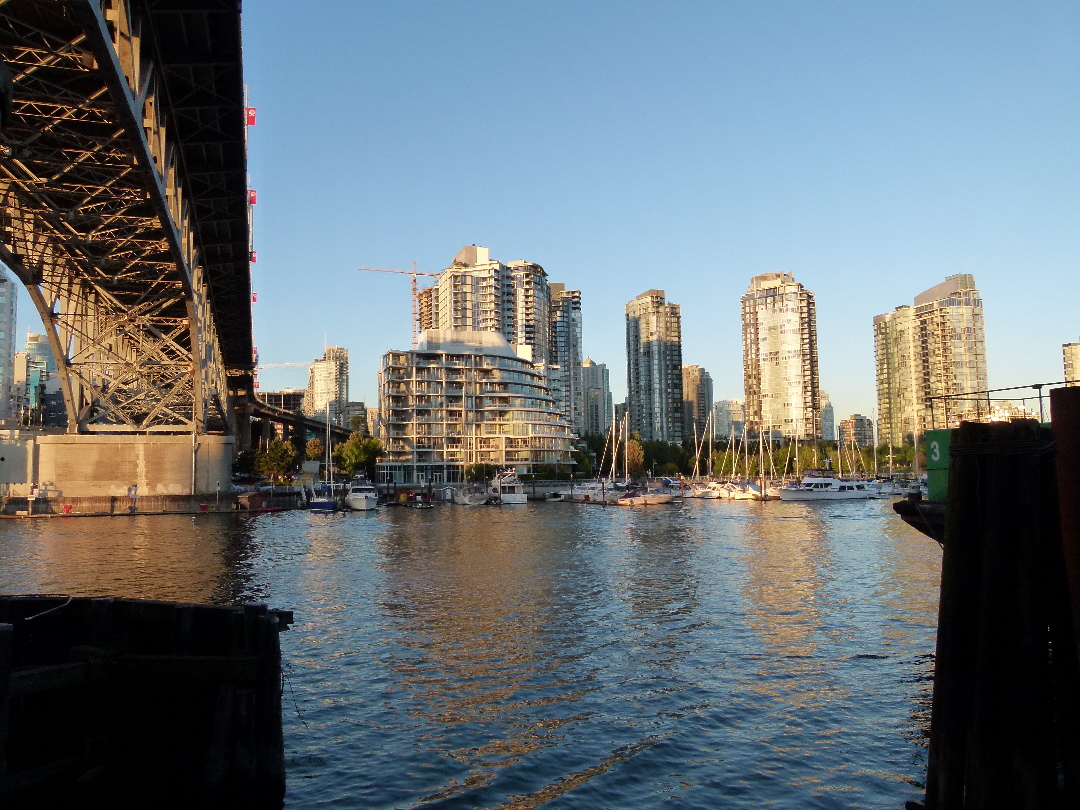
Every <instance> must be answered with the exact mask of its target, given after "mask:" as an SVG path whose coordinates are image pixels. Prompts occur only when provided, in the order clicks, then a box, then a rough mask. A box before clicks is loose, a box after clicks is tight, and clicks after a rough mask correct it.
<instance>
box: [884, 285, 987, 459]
mask: <svg viewBox="0 0 1080 810" xmlns="http://www.w3.org/2000/svg"><path fill="white" fill-rule="evenodd" d="M874 354H875V360H876V369H877V400H878V420H879V433H880V437H881V440H882V441H883V442H888V443H890V444H894V445H895V444H900V443H902V442H903V441H904V440H905V439H911V438H913V437H917V436H919V435H921V434H922V433H923V432H925V431H927V430H932V429H934V428H946V427H955V426H956V425H957V424H958V423H959V422H960V421H961V420H967V421H978V420H980V419H982V418H984V417H986V416H987V415H988V414H989V413H990V402H989V395H988V394H987V393H986V390H987V387H988V384H987V370H986V339H985V335H984V329H983V302H982V298H981V297H980V294H979V290H978V289H977V288H976V287H975V278H974V276H972V275H971V274H969V273H959V274H957V275H953V276H949V277H948V278H946V279H945V281H944V282H942V283H941V284H938V285H936V286H934V287H931V288H930V289H928V290H926V291H924V292H922V293H919V295H917V296H915V305H914V306H913V307H909V306H900V307H897V308H896V309H895V310H894V311H892V312H889V313H886V314H884V315H878V316H876V317H875V318H874ZM946 395H948V398H947V399H942V398H941V397H943V396H946ZM965 395H967V396H965Z"/></svg>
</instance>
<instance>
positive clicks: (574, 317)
mask: <svg viewBox="0 0 1080 810" xmlns="http://www.w3.org/2000/svg"><path fill="white" fill-rule="evenodd" d="M548 289H549V290H550V292H551V306H550V310H549V312H550V315H549V318H548V320H549V324H548V336H549V338H550V341H551V346H550V348H549V351H548V362H549V363H551V364H553V365H557V366H558V367H559V368H560V369H562V372H563V375H562V376H563V386H562V390H561V391H560V392H559V396H558V397H557V398H558V400H559V402H560V407H561V409H562V412H563V413H564V414H566V416H567V418H568V419H569V420H570V424H571V426H572V427H573V428H574V432H575V433H576V434H577V435H578V436H582V435H584V434H585V431H586V430H587V428H586V426H585V384H584V380H583V377H582V359H581V358H582V352H581V291H580V290H568V289H566V285H565V284H556V283H551V284H549V285H548Z"/></svg>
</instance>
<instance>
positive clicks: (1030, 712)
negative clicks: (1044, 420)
mask: <svg viewBox="0 0 1080 810" xmlns="http://www.w3.org/2000/svg"><path fill="white" fill-rule="evenodd" d="M1066 594H1067V585H1066V580H1065V576H1064V563H1063V558H1062V551H1061V542H1060V531H1059V518H1058V504H1057V490H1056V486H1055V467H1054V443H1053V440H1052V437H1051V435H1050V432H1049V430H1048V429H1047V428H1043V427H1040V426H1039V425H1038V423H1036V422H1034V421H1025V422H1013V423H1011V424H985V425H984V424H963V425H961V427H960V429H959V430H958V431H957V434H956V436H955V437H954V439H953V445H952V451H951V463H950V476H949V502H948V507H947V511H946V526H945V544H944V558H943V561H942V574H941V604H940V612H939V622H938V642H937V660H936V668H935V677H934V700H933V708H932V711H931V730H930V751H929V758H928V769H927V786H926V807H927V808H928V809H929V810H952V808H957V810H960V808H963V809H964V810H967V809H968V808H972V809H974V808H996V807H1008V808H1010V809H1011V808H1026V809H1027V810H1048V809H1049V808H1062V810H1064V808H1066V807H1071V806H1075V805H1072V804H1069V803H1067V802H1068V801H1069V800H1070V799H1069V797H1071V796H1073V795H1075V790H1076V785H1075V784H1074V780H1073V777H1072V776H1071V774H1072V773H1073V771H1074V763H1073V760H1074V759H1075V752H1074V751H1072V750H1071V749H1072V744H1071V742H1070V740H1071V739H1072V738H1073V737H1075V736H1076V732H1075V730H1074V729H1075V728H1076V727H1077V726H1078V725H1080V723H1078V720H1080V718H1078V717H1077V715H1076V712H1075V701H1072V702H1071V703H1070V701H1068V700H1062V699H1061V698H1062V696H1063V695H1065V694H1068V693H1070V692H1071V693H1073V694H1075V693H1076V692H1077V691H1078V690H1080V681H1078V679H1077V677H1076V672H1077V668H1076V655H1075V649H1076V647H1075V640H1074V633H1073V626H1072V619H1071V616H1069V615H1068V610H1067V607H1066V606H1067V604H1068V601H1067V598H1066ZM1063 775H1064V776H1063Z"/></svg>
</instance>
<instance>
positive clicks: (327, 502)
mask: <svg viewBox="0 0 1080 810" xmlns="http://www.w3.org/2000/svg"><path fill="white" fill-rule="evenodd" d="M332 458H333V455H332V453H331V447H330V400H326V477H327V491H326V493H325V495H323V496H322V497H318V498H312V499H311V500H310V501H309V502H308V509H309V510H311V511H312V512H336V511H337V508H338V504H337V498H335V497H334V465H333V461H332Z"/></svg>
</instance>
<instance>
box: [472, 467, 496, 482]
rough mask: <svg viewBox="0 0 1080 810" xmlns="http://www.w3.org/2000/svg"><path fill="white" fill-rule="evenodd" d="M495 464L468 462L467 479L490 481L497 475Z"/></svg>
mask: <svg viewBox="0 0 1080 810" xmlns="http://www.w3.org/2000/svg"><path fill="white" fill-rule="evenodd" d="M495 472H496V470H495V466H494V465H493V464H468V465H466V467H465V480H466V481H488V480H490V479H492V478H494V477H495Z"/></svg>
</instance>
